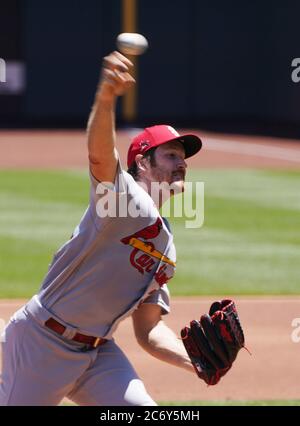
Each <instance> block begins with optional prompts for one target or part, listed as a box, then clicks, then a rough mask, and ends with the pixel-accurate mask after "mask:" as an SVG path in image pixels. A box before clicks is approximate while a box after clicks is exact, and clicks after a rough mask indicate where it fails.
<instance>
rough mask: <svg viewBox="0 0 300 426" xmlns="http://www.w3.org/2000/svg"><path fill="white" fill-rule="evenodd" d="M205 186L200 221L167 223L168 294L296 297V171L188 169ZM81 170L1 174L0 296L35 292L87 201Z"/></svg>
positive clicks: (299, 178)
mask: <svg viewBox="0 0 300 426" xmlns="http://www.w3.org/2000/svg"><path fill="white" fill-rule="evenodd" d="M188 179H191V180H194V181H203V182H205V221H204V225H203V227H202V228H199V229H185V227H184V220H185V219H178V218H176V219H174V220H173V221H172V220H171V225H172V228H173V232H174V235H175V243H176V247H177V255H178V262H177V272H176V276H175V278H174V279H173V280H172V282H170V285H169V287H170V290H171V293H172V294H173V295H204V294H216V295H217V294H220V295H222V294H226V295H230V294H232V295H233V294H245V295H246V294H300V285H299V275H300V267H299V258H300V214H299V213H300V197H299V192H300V191H299V188H300V172H282V171H259V170H230V171H228V170H202V171H199V170H197V171H191V172H190V173H189V175H188ZM88 197H89V183H88V177H87V173H86V172H83V171H65V172H64V171H53V172H51V171H1V172H0V203H1V212H0V253H1V256H0V297H2V298H5V297H7V298H14V297H16V298H17V297H30V296H31V295H32V294H33V293H34V292H36V291H37V289H38V288H39V285H40V283H41V281H42V279H43V277H44V275H45V273H46V271H47V267H48V264H49V263H50V261H51V258H52V255H53V253H54V252H55V251H56V249H57V248H58V247H59V246H60V245H61V244H62V243H63V242H64V241H65V240H66V239H67V238H69V236H70V235H71V234H72V231H73V229H74V227H75V226H76V224H77V223H78V222H79V220H80V218H81V216H82V214H83V213H84V210H85V208H86V206H87V203H88Z"/></svg>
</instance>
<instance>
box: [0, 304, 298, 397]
mask: <svg viewBox="0 0 300 426" xmlns="http://www.w3.org/2000/svg"><path fill="white" fill-rule="evenodd" d="M236 301H237V306H238V308H239V312H240V317H241V320H242V322H243V324H244V327H245V335H246V345H247V347H248V348H249V350H250V351H251V353H252V355H251V356H250V355H249V354H248V352H247V351H246V350H242V351H241V352H240V353H239V356H238V359H237V361H236V363H235V365H234V366H233V368H232V370H231V371H230V373H229V374H227V375H226V376H225V377H224V378H223V379H222V380H221V382H220V383H219V384H218V385H217V386H211V387H207V386H206V385H205V383H204V382H202V381H201V380H198V379H197V377H196V375H194V374H190V373H188V372H186V371H184V370H180V369H178V368H176V367H173V366H170V365H168V364H165V363H162V362H160V361H158V360H156V359H154V358H152V357H151V356H150V355H148V354H147V353H146V352H145V351H143V350H142V349H141V348H140V347H139V346H138V344H137V343H136V340H135V338H134V335H133V330H132V325H131V320H130V319H127V320H125V321H124V322H123V323H121V325H120V327H119V328H118V330H117V332H116V335H115V339H116V342H117V343H118V344H119V345H120V347H121V348H122V349H123V350H124V351H125V352H126V354H127V355H128V357H129V359H130V360H131V362H132V363H133V365H134V366H135V368H136V370H137V372H138V373H139V375H140V376H141V377H142V379H143V380H144V383H145V385H146V387H147V390H148V391H149V392H150V394H151V395H152V397H153V398H154V399H155V400H157V401H191V400H246V399H251V400H253V399H254V400H258V399H299V398H300V384H299V376H300V364H299V355H300V342H299V343H294V342H293V341H292V339H291V333H292V331H293V328H292V326H291V322H292V320H293V319H294V318H297V317H300V297H284V298H282V297H272V298H268V297H260V298H237V299H236ZM210 302H211V299H209V300H208V299H207V298H174V300H173V301H172V312H171V313H170V314H169V315H167V316H166V318H165V320H166V323H167V324H168V325H169V326H171V327H172V328H173V330H174V331H176V330H177V331H178V330H180V328H181V327H182V325H184V324H186V322H187V321H188V320H189V319H190V318H198V317H199V313H200V312H201V313H202V312H205V311H207V310H208V308H209V305H210ZM22 304H23V302H22V301H4V300H3V301H2V302H1V304H0V312H1V317H3V318H5V320H7V319H8V318H9V316H10V315H11V313H12V312H13V311H14V310H16V309H18V308H19V307H20V306H21V305H22Z"/></svg>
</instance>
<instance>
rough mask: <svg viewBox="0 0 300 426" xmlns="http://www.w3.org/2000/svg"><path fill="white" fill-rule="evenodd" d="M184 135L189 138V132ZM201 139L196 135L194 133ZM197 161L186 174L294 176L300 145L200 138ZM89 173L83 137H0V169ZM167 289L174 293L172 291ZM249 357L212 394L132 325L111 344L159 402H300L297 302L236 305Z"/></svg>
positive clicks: (181, 319) (189, 304)
mask: <svg viewBox="0 0 300 426" xmlns="http://www.w3.org/2000/svg"><path fill="white" fill-rule="evenodd" d="M136 133H137V130H132V131H130V132H125V131H122V132H119V134H118V136H119V137H118V148H119V151H120V156H121V160H122V162H123V164H125V163H126V160H125V159H126V151H127V148H128V146H129V143H130V139H131V137H132V135H134V134H136ZM186 133H187V132H186ZM197 133H199V132H197ZM199 135H200V136H202V137H203V142H204V149H203V151H202V153H201V155H198V156H195V157H193V158H192V159H190V160H188V164H189V165H190V166H191V167H201V168H206V167H209V168H212V167H216V168H217V167H224V168H226V167H228V168H229V167H230V168H244V167H252V168H274V169H278V168H281V169H298V170H299V166H300V143H299V141H298V142H297V141H293V142H292V141H283V140H279V139H271V138H258V137H257V138H246V137H233V136H222V138H221V137H220V135H213V134H208V133H204V132H200V133H199ZM78 167H87V152H86V135H85V133H84V132H82V131H71V132H69V131H63V132H62V131H60V132H54V131H51V132H47V131H25V132H18V131H2V132H0V168H2V169H6V168H16V169H27V168H28V169H30V168H41V169H45V168H50V169H54V168H58V169H59V168H62V169H70V168H78ZM170 289H171V290H172V286H171V284H170ZM211 301H212V299H210V300H208V299H203V298H185V299H182V298H180V299H178V298H174V300H173V301H171V302H172V304H171V307H172V313H171V314H170V315H167V316H166V318H165V320H166V323H167V324H169V325H170V326H171V327H172V328H173V329H174V330H177V331H178V330H179V329H180V328H181V327H182V326H183V325H185V324H186V323H187V321H188V320H189V319H191V318H198V317H199V315H200V313H203V312H205V311H207V310H208V307H209V304H210V302H211ZM22 303H23V302H22V301H4V300H3V301H2V302H1V303H0V318H4V319H5V320H6V321H7V319H8V318H9V316H10V315H11V313H12V312H13V311H14V310H16V309H17V308H18V307H19V306H21V305H22ZM237 304H238V307H239V311H240V315H241V319H242V323H243V324H244V327H245V335H246V344H247V347H248V348H249V349H250V351H251V352H252V356H250V355H249V354H248V353H247V352H246V351H241V353H240V354H239V357H238V361H237V362H236V363H235V365H234V367H233V368H232V371H231V372H230V374H228V375H227V376H225V377H224V378H223V379H222V381H221V383H220V384H219V385H217V386H216V387H207V386H206V385H205V384H204V382H202V381H200V380H198V379H197V378H196V376H195V375H192V374H190V373H187V372H185V371H181V370H179V369H178V368H175V367H172V366H169V365H167V364H164V363H161V362H160V361H157V360H155V359H153V358H151V357H150V356H148V355H147V354H146V353H145V352H144V351H143V350H142V349H140V348H139V347H138V345H137V343H136V341H135V339H134V337H133V332H132V327H131V320H130V319H128V320H125V321H124V322H123V323H122V324H121V325H120V327H119V329H118V330H117V333H116V341H117V342H118V343H119V345H120V346H121V347H122V348H123V349H124V351H125V352H126V353H127V354H128V357H129V359H130V360H131V361H132V362H133V364H134V365H135V367H136V369H137V371H138V373H139V374H140V376H141V377H142V378H143V380H144V382H145V385H146V387H147V389H148V391H149V392H150V394H151V395H152V396H153V397H154V398H155V399H156V400H159V401H172V400H176V401H189V400H192V399H194V400H195V399H196V400H197V399H204V400H244V399H299V398H300V384H299V377H300V364H299V355H300V343H298V344H297V343H294V342H293V341H292V339H291V333H292V330H293V328H292V326H291V323H292V320H293V319H294V318H299V317H300V297H278V298H277V297H272V298H268V297H267V296H266V297H260V298H237Z"/></svg>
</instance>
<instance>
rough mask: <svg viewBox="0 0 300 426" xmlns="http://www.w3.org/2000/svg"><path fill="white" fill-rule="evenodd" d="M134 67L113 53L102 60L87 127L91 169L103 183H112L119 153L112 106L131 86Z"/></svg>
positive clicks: (124, 58) (120, 55) (117, 53)
mask: <svg viewBox="0 0 300 426" xmlns="http://www.w3.org/2000/svg"><path fill="white" fill-rule="evenodd" d="M132 66H133V64H132V62H131V61H129V59H127V58H126V57H125V56H123V55H122V54H121V53H119V52H117V51H115V52H112V53H111V54H109V55H108V56H106V57H105V58H104V59H103V65H102V72H101V77H100V82H99V86H98V89H97V92H96V95H95V101H94V105H93V108H92V112H91V114H90V117H89V120H88V126H87V134H88V154H89V162H90V169H91V172H92V174H93V175H94V176H95V178H96V179H97V180H99V181H102V182H114V179H115V174H116V168H117V162H118V154H117V151H116V148H115V137H116V135H115V133H116V129H115V107H116V100H117V97H118V96H122V95H123V94H124V93H125V92H126V91H127V90H128V89H129V88H130V87H131V86H132V85H133V84H134V83H135V80H134V78H133V77H132V76H131V75H130V68H132Z"/></svg>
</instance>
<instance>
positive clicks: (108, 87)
mask: <svg viewBox="0 0 300 426" xmlns="http://www.w3.org/2000/svg"><path fill="white" fill-rule="evenodd" d="M132 67H133V63H132V62H131V61H130V60H129V59H128V58H126V57H125V56H124V55H122V54H121V53H119V52H117V51H114V52H112V53H110V54H109V55H108V56H105V57H104V59H103V64H102V72H101V79H100V90H101V92H102V94H103V92H104V93H105V95H110V96H122V95H124V93H125V92H126V91H127V90H128V89H129V88H130V87H131V86H133V84H134V83H135V79H134V78H133V77H132V75H131V74H130V70H131V69H132Z"/></svg>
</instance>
